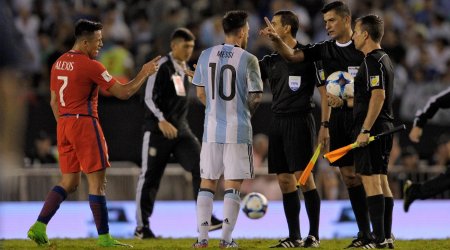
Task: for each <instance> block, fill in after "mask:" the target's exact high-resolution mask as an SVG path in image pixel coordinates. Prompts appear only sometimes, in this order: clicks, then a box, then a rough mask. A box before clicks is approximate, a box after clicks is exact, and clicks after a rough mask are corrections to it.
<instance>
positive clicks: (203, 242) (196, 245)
mask: <svg viewBox="0 0 450 250" xmlns="http://www.w3.org/2000/svg"><path fill="white" fill-rule="evenodd" d="M207 247H208V240H207V239H203V240H201V241H198V240H197V242H195V243H194V244H192V248H207Z"/></svg>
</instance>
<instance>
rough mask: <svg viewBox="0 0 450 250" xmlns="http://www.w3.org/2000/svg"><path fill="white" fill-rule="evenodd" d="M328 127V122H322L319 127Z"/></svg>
mask: <svg viewBox="0 0 450 250" xmlns="http://www.w3.org/2000/svg"><path fill="white" fill-rule="evenodd" d="M329 125H330V123H329V122H328V121H323V122H321V123H320V126H322V127H324V128H328V126H329Z"/></svg>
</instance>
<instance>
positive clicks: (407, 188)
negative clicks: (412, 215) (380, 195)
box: [403, 180, 415, 213]
mask: <svg viewBox="0 0 450 250" xmlns="http://www.w3.org/2000/svg"><path fill="white" fill-rule="evenodd" d="M412 185H414V184H413V183H412V181H411V180H407V181H406V182H405V184H404V185H403V210H404V211H405V213H407V212H408V210H409V206H411V203H413V201H414V200H415V199H414V197H412V193H411V187H412Z"/></svg>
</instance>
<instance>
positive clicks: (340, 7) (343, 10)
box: [320, 1, 352, 17]
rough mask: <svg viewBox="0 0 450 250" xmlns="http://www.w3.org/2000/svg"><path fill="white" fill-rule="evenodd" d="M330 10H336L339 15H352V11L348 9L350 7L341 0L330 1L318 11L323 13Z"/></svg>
mask: <svg viewBox="0 0 450 250" xmlns="http://www.w3.org/2000/svg"><path fill="white" fill-rule="evenodd" d="M331 10H334V11H336V14H338V15H339V16H341V17H343V16H351V15H352V12H351V11H350V8H348V5H347V4H345V3H343V2H341V1H335V2H331V3H329V4H327V5H325V6H323V8H322V10H320V12H322V14H325V13H327V12H329V11H331Z"/></svg>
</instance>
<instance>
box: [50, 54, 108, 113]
mask: <svg viewBox="0 0 450 250" xmlns="http://www.w3.org/2000/svg"><path fill="white" fill-rule="evenodd" d="M115 82H116V80H115V79H114V78H113V77H112V76H111V75H110V74H109V73H108V71H107V70H106V68H105V66H103V65H102V64H101V63H100V62H98V61H96V60H94V59H91V58H89V57H88V56H87V55H85V54H83V53H81V52H80V51H75V50H70V51H68V52H66V53H65V54H63V55H62V56H61V57H59V58H58V60H56V62H55V63H54V64H53V67H52V71H51V79H50V89H51V90H52V91H54V92H55V94H56V97H57V100H58V114H59V115H60V116H62V115H77V114H79V115H89V116H93V117H97V118H98V112H97V106H98V87H99V86H100V88H102V89H103V90H108V89H109V88H110V87H111V86H112V85H113V84H114V83H115Z"/></svg>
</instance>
